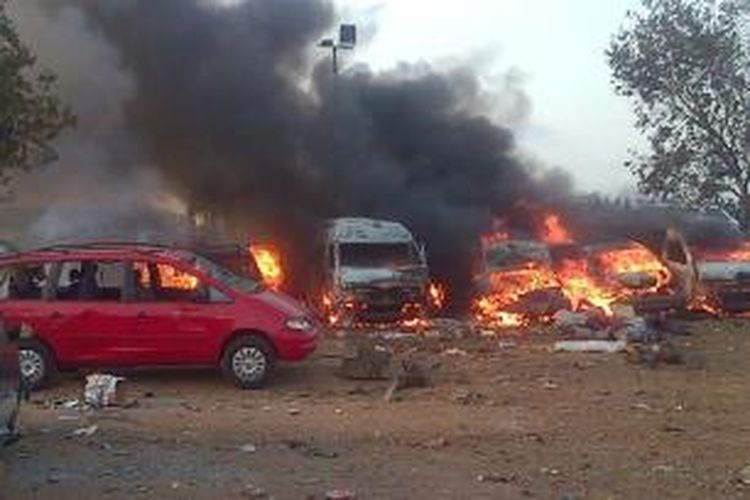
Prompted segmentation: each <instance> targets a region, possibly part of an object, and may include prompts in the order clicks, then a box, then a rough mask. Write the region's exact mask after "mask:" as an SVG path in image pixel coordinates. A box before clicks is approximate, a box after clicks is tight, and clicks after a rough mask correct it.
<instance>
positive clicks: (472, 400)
mask: <svg viewBox="0 0 750 500" xmlns="http://www.w3.org/2000/svg"><path fill="white" fill-rule="evenodd" d="M485 399H486V397H485V395H484V394H481V393H479V392H474V391H470V390H460V391H456V393H455V394H454V396H453V400H454V401H455V402H456V403H458V404H460V405H465V406H469V405H478V404H482V403H483V402H484V400H485Z"/></svg>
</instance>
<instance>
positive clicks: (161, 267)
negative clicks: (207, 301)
mask: <svg viewBox="0 0 750 500" xmlns="http://www.w3.org/2000/svg"><path fill="white" fill-rule="evenodd" d="M133 269H134V270H135V272H136V276H137V279H138V281H139V283H140V285H141V287H143V288H149V287H151V272H150V270H149V266H148V264H146V263H144V262H136V263H134V264H133ZM156 271H157V274H158V276H159V286H160V287H162V288H172V289H176V290H195V289H196V288H198V285H199V281H198V278H197V277H196V276H193V275H192V274H188V273H185V272H182V271H180V270H178V269H175V268H174V267H172V266H170V265H169V264H156Z"/></svg>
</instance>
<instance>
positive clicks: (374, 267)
mask: <svg viewBox="0 0 750 500" xmlns="http://www.w3.org/2000/svg"><path fill="white" fill-rule="evenodd" d="M321 246H322V252H321V253H322V258H323V266H322V268H323V272H322V273H321V274H322V276H320V281H321V288H322V292H321V294H322V302H323V313H324V314H325V315H326V317H327V318H328V320H329V322H330V323H332V324H340V325H351V324H354V323H357V322H365V323H370V322H391V321H399V320H403V319H411V318H417V317H420V316H422V315H424V314H425V313H426V309H427V302H428V300H427V293H428V286H429V273H428V268H427V262H426V258H425V253H424V250H423V249H422V248H421V247H420V246H419V245H418V244H417V242H416V240H415V239H414V236H413V235H412V233H411V232H410V231H409V230H408V229H407V228H406V227H405V226H404V225H403V224H400V223H398V222H390V221H382V220H374V219H365V218H340V219H334V220H332V221H329V223H328V225H327V227H326V229H325V231H323V237H322V242H321Z"/></svg>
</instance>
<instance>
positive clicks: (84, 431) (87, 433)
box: [73, 425, 99, 438]
mask: <svg viewBox="0 0 750 500" xmlns="http://www.w3.org/2000/svg"><path fill="white" fill-rule="evenodd" d="M98 430H99V426H98V425H91V426H89V427H81V428H80V429H76V430H75V431H73V436H75V437H85V438H87V437H91V436H93V435H94V434H96V431H98Z"/></svg>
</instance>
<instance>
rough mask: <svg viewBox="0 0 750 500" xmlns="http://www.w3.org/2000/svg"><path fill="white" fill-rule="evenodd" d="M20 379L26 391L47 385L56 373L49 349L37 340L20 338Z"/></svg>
mask: <svg viewBox="0 0 750 500" xmlns="http://www.w3.org/2000/svg"><path fill="white" fill-rule="evenodd" d="M18 364H19V369H20V371H21V380H22V382H23V385H24V387H25V389H26V390H27V391H36V390H39V389H42V388H44V387H46V386H47V385H49V384H50V383H51V382H52V380H53V379H54V377H55V375H56V374H57V364H56V363H55V357H54V355H53V354H52V352H51V351H50V349H49V348H48V347H47V346H46V345H44V344H43V343H41V342H39V341H38V340H34V339H31V340H22V341H20V342H19V345H18Z"/></svg>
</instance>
